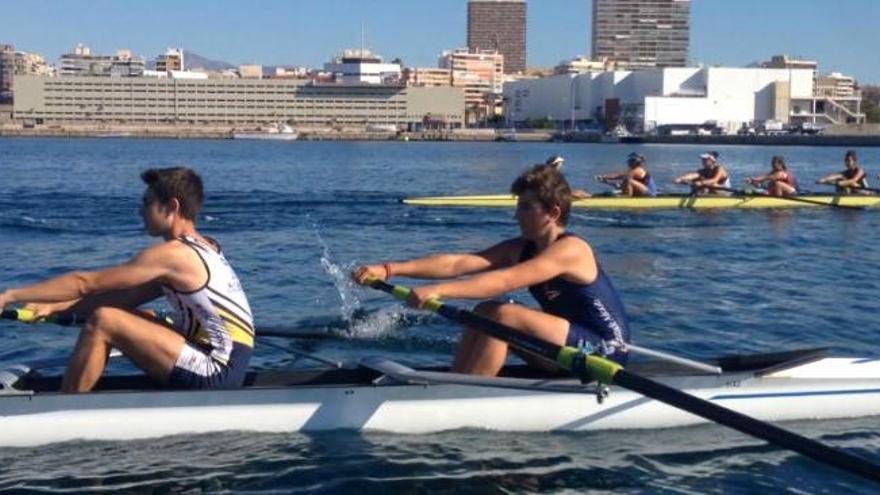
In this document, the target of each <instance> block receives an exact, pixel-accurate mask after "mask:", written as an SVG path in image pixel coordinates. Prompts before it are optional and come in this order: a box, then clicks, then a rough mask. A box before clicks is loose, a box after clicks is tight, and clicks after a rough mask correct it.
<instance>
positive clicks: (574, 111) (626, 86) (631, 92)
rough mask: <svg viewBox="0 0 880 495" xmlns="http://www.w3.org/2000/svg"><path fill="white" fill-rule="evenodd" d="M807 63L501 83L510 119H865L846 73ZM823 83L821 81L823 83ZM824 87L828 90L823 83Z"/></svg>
mask: <svg viewBox="0 0 880 495" xmlns="http://www.w3.org/2000/svg"><path fill="white" fill-rule="evenodd" d="M819 80H820V81H821V83H820V85H818V86H816V85H815V81H814V71H813V70H812V69H811V68H797V69H783V68H759V67H750V68H734V67H684V68H665V69H641V70H636V71H607V72H587V73H582V74H564V75H558V76H553V77H547V78H543V79H533V80H528V81H517V82H513V83H507V84H505V85H504V100H505V102H506V103H505V108H504V113H505V118H506V119H507V120H508V121H509V122H510V123H511V124H512V125H517V126H518V125H521V124H522V123H525V122H527V121H529V120H537V119H544V118H549V119H551V120H554V121H556V123H557V126H558V127H560V128H567V129H573V128H581V127H604V128H606V129H613V128H614V127H615V126H617V125H618V124H621V125H623V126H625V127H626V128H627V129H629V130H630V131H634V132H652V131H656V132H658V133H662V129H663V128H664V127H666V128H668V127H670V126H694V127H696V126H702V125H706V124H707V123H712V124H713V125H715V126H717V127H719V128H721V129H723V130H724V131H726V132H736V131H737V130H738V129H739V128H741V127H742V126H743V125H744V124H745V125H757V124H760V123H762V122H766V121H768V120H773V121H779V122H784V123H789V124H794V125H797V124H804V123H810V124H845V123H860V122H864V119H865V116H864V114H862V113H860V112H859V109H858V108H857V107H856V108H851V109H849V110H843V109H841V108H839V107H841V106H843V105H842V104H835V103H834V101H836V100H835V99H834V97H832V96H828V95H827V94H833V95H838V96H836V98H841V99H843V98H847V97H848V95H849V94H850V93H849V90H848V88H849V87H851V85H852V84H853V81H852V78H847V77H845V76H841V75H839V74H835V75H832V76H828V78H827V82H826V81H825V78H819ZM823 85H824V86H823ZM825 88H827V89H825ZM823 92H825V93H827V94H822V93H823Z"/></svg>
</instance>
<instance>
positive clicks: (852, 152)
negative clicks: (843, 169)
mask: <svg viewBox="0 0 880 495" xmlns="http://www.w3.org/2000/svg"><path fill="white" fill-rule="evenodd" d="M850 158H852V159H853V161H856V162H857V161H859V158H858V157H857V156H856V150H847V152H846V155H845V156H844V157H843V160H844V161H846V160H849V159H850Z"/></svg>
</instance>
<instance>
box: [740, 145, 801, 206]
mask: <svg viewBox="0 0 880 495" xmlns="http://www.w3.org/2000/svg"><path fill="white" fill-rule="evenodd" d="M746 184H751V185H753V186H757V187H764V188H765V189H766V190H767V194H768V195H770V196H780V197H781V196H796V195H797V194H798V184H797V180H796V179H795V177H794V173H793V172H791V171H790V170H788V168H787V167H786V166H785V158H783V157H782V156H780V155H775V156H774V157H773V158H772V159H771V160H770V172H769V173H768V174H766V175H758V176H754V177H748V178H746Z"/></svg>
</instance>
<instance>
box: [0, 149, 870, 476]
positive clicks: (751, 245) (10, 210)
mask: <svg viewBox="0 0 880 495" xmlns="http://www.w3.org/2000/svg"><path fill="white" fill-rule="evenodd" d="M717 149H718V151H720V153H721V160H722V162H724V163H726V164H727V165H728V167H729V169H730V170H731V172H732V173H733V174H734V178H735V179H736V182H738V183H741V179H742V178H744V177H745V176H746V175H753V174H757V173H761V172H763V171H764V170H765V169H767V168H768V163H769V159H770V156H771V155H773V154H784V155H785V157H786V159H787V162H788V163H789V165H790V168H792V169H793V170H794V171H795V172H796V174H797V176H798V178H799V180H800V181H801V183H802V184H803V185H806V184H811V183H812V182H813V180H814V179H815V178H818V177H820V176H821V175H824V174H826V173H828V172H831V171H835V170H838V169H840V168H842V165H841V164H842V157H843V153H844V151H845V150H844V149H842V148H829V147H822V148H819V147H785V148H772V147H732V146H731V147H718V148H717ZM631 151H638V152H640V153H643V154H645V155H646V156H647V157H648V160H649V165H650V168H651V171H652V173H653V174H654V176H655V178H656V180H657V181H658V184H659V185H661V188H663V189H666V190H667V191H675V190H676V186H672V185H669V182H670V180H671V178H673V177H674V176H676V175H679V174H682V173H684V172H686V171H689V170H691V169H695V168H696V167H697V165H698V162H699V158H698V155H699V154H700V153H701V152H703V151H705V150H704V149H703V148H701V147H695V146H685V145H682V146H669V145H664V146H659V145H641V146H636V145H634V146H623V145H591V144H558V143H546V144H545V143H542V144H522V143H392V142H388V143H385V142H292V143H291V142H278V143H276V142H241V141H177V140H152V141H151V140H133V139H105V140H89V139H81V140H54V139H0V172H2V173H0V178H2V182H0V183H2V187H0V267H2V268H3V270H2V276H0V287H2V286H13V285H19V284H26V283H31V282H35V281H38V280H40V279H43V278H46V277H49V276H52V275H56V274H60V273H63V272H65V271H68V270H73V269H91V268H98V267H102V266H106V265H108V264H111V263H118V262H121V261H124V260H125V259H127V257H129V256H130V255H131V254H133V253H134V252H135V251H137V250H138V249H141V248H143V247H145V246H147V245H149V243H150V242H154V241H152V240H151V239H149V238H148V237H147V236H146V235H145V234H144V232H143V228H142V225H141V222H140V218H139V216H138V214H137V209H138V206H139V200H140V194H141V192H142V184H141V182H140V180H139V178H138V174H139V172H140V171H142V170H143V169H146V168H148V167H154V166H171V165H187V166H191V167H194V168H195V169H197V170H198V171H199V172H200V173H201V174H202V175H203V177H204V179H205V185H206V189H207V201H206V205H205V208H204V212H203V215H202V217H201V218H200V219H199V220H200V225H201V230H202V231H203V233H205V234H208V235H211V236H214V237H216V238H217V239H218V240H219V241H220V242H221V243H222V244H223V246H224V249H225V251H226V253H227V256H228V257H229V259H230V260H231V262H232V263H233V265H234V266H235V267H236V269H237V271H238V273H239V275H240V277H241V278H242V282H243V284H244V286H245V288H246V290H247V291H248V294H249V297H250V300H251V305H252V307H253V310H254V313H255V316H256V319H257V327H258V328H259V329H267V330H277V331H290V332H305V333H314V332H317V333H324V334H329V335H334V336H336V337H335V338H330V339H319V340H314V339H310V340H292V341H291V340H285V339H277V338H276V339H266V340H265V342H268V343H271V344H280V345H282V346H292V347H293V348H295V349H300V350H305V351H308V352H317V353H320V354H321V355H323V356H327V357H330V358H333V359H358V358H360V357H362V356H365V355H384V356H390V357H392V358H394V359H397V360H400V361H402V362H406V363H410V364H443V363H448V362H449V360H450V355H451V353H452V351H453V349H454V345H455V341H456V339H457V336H458V332H459V330H458V329H457V328H456V327H455V326H454V325H452V324H450V323H448V322H446V321H444V320H442V319H439V318H438V317H434V316H432V315H427V314H423V313H416V312H413V311H410V310H406V309H404V308H403V307H402V306H400V305H398V304H397V303H395V302H394V301H392V300H390V299H389V298H388V297H387V296H385V295H383V294H379V293H374V292H370V291H368V290H365V289H362V288H358V287H354V286H352V284H351V283H350V282H349V281H348V279H347V272H348V270H349V269H350V268H351V267H352V266H354V265H355V264H357V263H363V262H369V261H378V260H389V259H404V258H408V257H414V256H418V255H422V254H427V253H431V252H437V251H446V250H475V249H480V248H483V247H486V246H488V245H490V244H493V243H495V242H498V241H500V240H502V239H505V238H507V237H511V236H515V235H516V234H517V229H516V225H515V223H514V222H513V220H512V211H510V210H506V209H498V210H493V209H450V208H437V209H432V208H416V207H409V206H405V205H402V204H400V203H399V202H398V200H399V199H400V198H403V197H406V196H417V195H447V194H479V193H500V192H506V190H507V188H508V186H509V184H510V182H511V181H512V179H513V178H514V177H515V176H516V175H517V174H518V173H519V172H520V171H521V170H523V169H524V168H525V167H526V166H528V165H529V164H532V163H536V162H540V161H543V160H544V159H545V158H546V157H547V156H549V155H552V154H561V155H563V156H564V157H565V158H566V164H565V168H564V170H565V172H566V174H567V176H568V177H569V180H570V181H571V182H572V184H573V185H574V186H575V187H580V188H591V189H593V190H597V191H598V190H600V189H601V187H603V186H600V185H596V184H595V183H590V182H589V181H588V178H589V177H592V176H593V175H594V174H596V173H607V172H610V171H614V170H616V169H620V168H621V167H622V165H621V164H622V162H623V158H624V157H625V156H626V154H627V153H629V152H631ZM859 152H860V158H861V162H862V163H863V164H864V165H866V166H867V168H868V169H869V170H870V171H872V173H873V172H877V171H880V149H876V148H874V149H869V148H866V149H862V150H859ZM815 189H817V190H820V189H821V186H815ZM826 190H827V189H826ZM570 230H571V231H573V232H575V233H578V234H580V235H582V236H584V237H585V238H586V239H588V241H589V242H590V243H591V244H592V246H593V248H594V250H595V251H596V253H597V254H598V257H599V260H600V262H601V263H602V264H603V266H604V267H605V269H606V271H607V272H608V273H609V275H610V276H611V278H612V280H613V281H614V283H615V284H616V286H617V287H618V289H619V290H620V291H621V293H622V295H623V299H624V302H625V304H626V306H627V309H628V312H629V313H630V315H631V317H632V326H633V332H634V335H635V338H636V339H637V341H638V343H640V344H641V345H643V346H648V347H653V348H657V349H661V350H666V351H670V352H674V353H678V354H682V355H685V356H690V357H697V358H699V357H709V356H713V355H719V354H731V353H738V352H763V351H775V350H780V349H793V348H802V347H817V346H828V347H831V348H832V350H833V353H834V354H837V355H859V356H872V357H880V339H878V336H880V323H878V320H877V313H878V311H877V308H878V294H880V291H878V288H880V242H878V241H880V213H878V212H875V211H847V210H839V209H815V210H811V209H808V210H798V211H717V212H696V211H658V212H641V213H627V212H592V211H583V210H581V211H576V212H574V214H573V217H572V219H571V222H570ZM522 299H523V300H527V299H528V297H527V295H523V297H522ZM0 332H2V335H3V337H4V338H3V341H2V342H3V343H2V344H0V363H2V364H3V365H7V364H12V363H17V362H23V361H28V360H34V359H42V358H50V357H63V356H65V355H66V354H67V353H68V352H69V350H70V348H71V346H72V345H73V342H74V339H75V336H76V332H75V330H73V329H70V328H60V327H52V326H48V325H47V326H34V327H23V326H21V325H18V324H15V323H10V322H0ZM302 365H303V363H302V362H301V361H297V360H296V359H295V357H294V356H293V355H291V354H290V353H287V352H285V351H283V350H280V349H278V348H276V347H269V346H268V345H266V346H263V347H262V348H261V347H260V346H259V342H258V348H257V353H256V355H255V357H254V360H253V366H254V367H256V368H274V367H279V366H302ZM112 368H113V369H112V370H111V371H117V372H119V371H127V370H129V369H130V368H127V367H126V365H125V364H124V363H117V364H113V365H112ZM254 420H255V421H259V418H254ZM786 426H787V427H789V428H791V429H793V430H795V431H797V432H799V433H803V434H805V435H808V436H810V437H813V438H817V439H820V440H822V441H824V442H828V443H830V444H832V445H835V446H838V447H842V448H845V449H847V450H850V451H852V452H855V453H859V454H863V455H866V456H870V457H872V458H874V459H880V432H878V427H880V419H878V418H865V419H859V420H847V421H833V422H804V423H794V424H789V425H786ZM0 435H2V432H0ZM872 488H876V487H871V486H869V485H865V484H862V483H861V482H859V481H857V480H854V479H852V478H849V477H846V476H843V475H840V473H838V472H836V471H834V470H832V469H830V468H824V467H821V466H818V465H817V464H815V463H813V462H811V461H808V460H805V459H803V458H801V457H799V456H796V455H794V454H790V453H788V452H785V451H782V450H780V449H776V448H773V447H769V446H767V445H765V444H763V443H762V442H759V441H757V440H753V439H750V438H747V437H745V436H742V435H740V434H737V433H734V432H730V431H728V430H726V429H723V428H721V427H716V426H701V427H696V428H686V429H671V430H659V431H651V432H602V433H585V434H510V433H491V432H481V431H457V432H446V433H441V434H435V435H414V436H406V435H390V434H377V433H366V434H353V433H350V432H349V433H338V434H337V433H333V434H321V435H298V434H284V435H268V434H266V435H253V434H238V433H229V434H224V435H219V436H216V435H212V436H184V437H173V438H163V439H158V440H149V441H136V442H71V443H65V444H61V445H53V446H47V447H39V448H29V449H0V490H11V491H23V492H27V491H31V492H47V491H49V492H51V491H64V492H68V491H96V490H100V491H119V490H130V491H140V492H168V491H174V492H197V491H247V492H273V491H275V492H305V493H319V492H346V491H354V490H358V491H361V492H380V491H383V492H384V491H388V490H396V491H402V492H440V493H443V492H448V493H463V492H477V493H506V492H533V491H540V492H566V491H567V492H588V491H596V492H603V491H609V492H615V493H619V492H620V493H640V492H652V493H754V492H766V491H771V490H773V491H784V492H789V493H840V492H844V491H848V492H865V493H868V492H870V491H871V489H872Z"/></svg>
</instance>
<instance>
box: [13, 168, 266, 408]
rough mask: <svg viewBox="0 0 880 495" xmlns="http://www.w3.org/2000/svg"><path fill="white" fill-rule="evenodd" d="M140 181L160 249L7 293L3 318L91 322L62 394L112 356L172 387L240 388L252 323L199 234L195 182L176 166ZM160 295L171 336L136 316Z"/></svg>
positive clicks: (79, 387)
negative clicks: (21, 311) (20, 313)
mask: <svg viewBox="0 0 880 495" xmlns="http://www.w3.org/2000/svg"><path fill="white" fill-rule="evenodd" d="M141 178H142V179H143V181H144V182H145V183H146V184H147V187H146V191H145V192H144V194H143V206H142V208H141V214H142V217H143V221H144V226H145V227H146V230H147V233H148V234H149V235H151V236H155V237H161V238H162V239H163V241H162V242H160V243H158V244H155V245H153V246H151V247H148V248H146V249H144V250H143V251H141V252H139V253H138V254H136V255H135V256H134V257H133V258H132V259H131V260H129V261H128V262H127V263H123V264H121V265H117V266H113V267H110V268H106V269H103V270H99V271H93V272H70V273H67V274H65V275H61V276H59V277H55V278H52V279H49V280H46V281H44V282H41V283H37V284H34V285H30V286H26V287H18V288H11V289H7V290H5V291H3V292H0V309H2V308H3V307H5V306H8V305H9V304H11V303H16V302H19V303H28V306H26V307H28V308H30V309H32V310H34V311H35V312H36V314H37V315H38V316H40V317H49V316H52V315H55V314H60V313H66V312H70V313H75V314H77V315H88V320H87V321H86V323H85V324H84V325H83V327H82V329H81V331H80V334H79V339H78V340H77V343H76V347H75V348H74V351H73V356H72V357H71V359H70V362H69V363H68V366H67V371H66V373H65V374H64V380H63V381H62V385H61V388H62V391H64V392H85V391H88V390H91V389H92V388H93V387H94V386H95V384H96V383H97V381H98V379H99V378H100V377H101V374H102V373H103V371H104V367H105V365H106V364H107V356H108V355H109V354H110V351H111V349H112V348H116V349H119V350H120V351H122V353H123V354H124V355H125V356H127V357H128V358H129V359H131V361H132V362H134V364H135V365H137V366H138V367H139V368H141V369H142V370H144V371H145V372H146V373H147V375H149V376H150V377H151V378H153V379H154V380H156V381H157V382H159V383H161V384H163V385H166V386H168V387H171V388H184V389H201V388H231V387H238V386H241V384H242V382H243V381H244V377H245V372H246V370H247V366H248V361H249V360H250V357H251V354H252V353H253V346H254V326H253V318H252V316H251V310H250V307H249V305H248V300H247V298H246V297H245V294H244V291H243V290H242V288H241V284H240V283H239V280H238V277H237V276H236V275H235V272H234V271H233V270H232V267H231V266H230V265H229V263H228V262H227V261H226V258H225V257H224V256H223V253H222V251H221V250H220V245H219V244H218V243H217V241H215V240H213V239H211V238H209V237H204V236H202V235H200V234H199V233H198V232H197V231H196V228H195V219H196V216H197V215H198V213H199V210H200V209H201V206H202V199H203V192H202V180H201V178H199V176H198V175H196V173H195V172H193V171H192V170H190V169H188V168H182V167H178V168H165V169H151V170H147V171H146V172H144V173H143V174H142V175H141ZM163 293H164V295H165V297H166V298H167V300H168V302H169V303H170V304H171V306H172V308H173V309H174V313H175V315H174V324H173V327H170V326H166V325H164V324H161V323H158V322H156V321H152V320H150V319H148V318H146V317H145V316H142V315H141V314H139V313H136V312H134V309H135V308H137V307H138V306H140V305H141V304H143V303H146V302H148V301H152V300H153V299H156V298H158V297H159V296H161V295H162V294H163Z"/></svg>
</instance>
